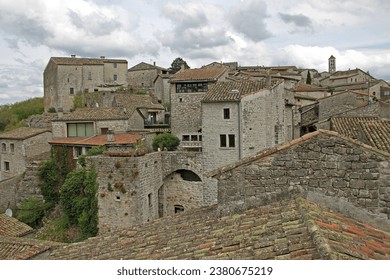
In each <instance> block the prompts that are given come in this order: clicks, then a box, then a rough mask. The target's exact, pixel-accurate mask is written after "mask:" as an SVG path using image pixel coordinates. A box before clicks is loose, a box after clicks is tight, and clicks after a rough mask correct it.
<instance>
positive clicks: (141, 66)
mask: <svg viewBox="0 0 390 280" xmlns="http://www.w3.org/2000/svg"><path fill="white" fill-rule="evenodd" d="M151 69H158V70H161V71H168V70H167V69H165V68H162V67H159V66H156V65H152V64H149V63H145V62H141V63H138V64H137V65H134V66H133V67H131V68H129V70H128V71H140V70H151Z"/></svg>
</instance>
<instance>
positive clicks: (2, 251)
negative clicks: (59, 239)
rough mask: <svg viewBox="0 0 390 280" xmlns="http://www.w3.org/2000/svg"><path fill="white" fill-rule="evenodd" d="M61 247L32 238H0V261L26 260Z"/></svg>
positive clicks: (59, 244)
mask: <svg viewBox="0 0 390 280" xmlns="http://www.w3.org/2000/svg"><path fill="white" fill-rule="evenodd" d="M62 245H63V244H61V243H56V242H51V241H43V240H37V239H32V238H20V237H8V236H0V260H28V259H31V258H33V257H35V256H37V255H39V254H42V253H44V252H46V251H48V250H49V249H50V248H53V247H58V246H62Z"/></svg>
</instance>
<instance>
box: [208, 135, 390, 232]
mask: <svg viewBox="0 0 390 280" xmlns="http://www.w3.org/2000/svg"><path fill="white" fill-rule="evenodd" d="M389 166H390V154H389V153H387V152H384V151H381V150H378V149H376V148H373V147H371V146H368V145H365V144H363V143H361V142H358V141H355V140H352V139H351V138H347V137H344V136H340V135H339V134H338V133H337V132H331V131H325V130H320V131H316V132H313V133H311V134H307V135H304V136H303V137H301V138H298V139H295V140H293V141H291V142H289V143H286V144H283V145H281V146H278V147H275V148H273V149H268V150H264V151H262V152H261V153H259V154H257V155H255V156H253V157H249V158H245V159H243V160H242V161H239V162H236V163H234V164H232V165H229V166H224V167H222V168H220V169H217V170H214V171H212V172H210V173H209V174H208V175H209V176H214V178H216V179H217V180H218V204H219V207H220V209H221V211H223V212H224V213H228V212H229V211H231V212H234V211H237V209H238V208H239V209H241V210H243V209H248V208H252V207H255V206H258V205H264V204H267V203H269V202H270V201H274V200H275V199H280V198H282V197H288V196H289V195H291V194H294V193H295V194H296V193H301V194H303V195H304V196H305V197H307V198H308V199H309V200H311V201H315V202H316V203H319V204H320V205H326V207H329V208H330V209H333V210H337V211H339V212H341V213H344V214H346V215H348V216H350V217H352V218H354V219H357V220H359V221H362V222H366V223H370V224H372V225H375V226H377V227H379V228H382V229H384V230H389V229H390V171H389V170H390V169H389Z"/></svg>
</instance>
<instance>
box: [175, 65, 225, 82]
mask: <svg viewBox="0 0 390 280" xmlns="http://www.w3.org/2000/svg"><path fill="white" fill-rule="evenodd" d="M227 70H228V67H215V68H196V69H186V70H183V71H180V72H178V73H177V74H176V75H175V78H173V79H171V82H180V81H183V82H184V81H216V80H217V79H218V78H219V77H220V76H222V74H223V73H225V72H226V71H227Z"/></svg>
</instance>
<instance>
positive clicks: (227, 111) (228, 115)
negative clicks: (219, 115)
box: [223, 108, 230, 120]
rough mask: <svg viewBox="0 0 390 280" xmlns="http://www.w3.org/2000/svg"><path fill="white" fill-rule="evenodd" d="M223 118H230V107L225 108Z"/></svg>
mask: <svg viewBox="0 0 390 280" xmlns="http://www.w3.org/2000/svg"><path fill="white" fill-rule="evenodd" d="M223 118H224V119H225V120H228V119H230V109H229V108H225V109H223Z"/></svg>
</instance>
